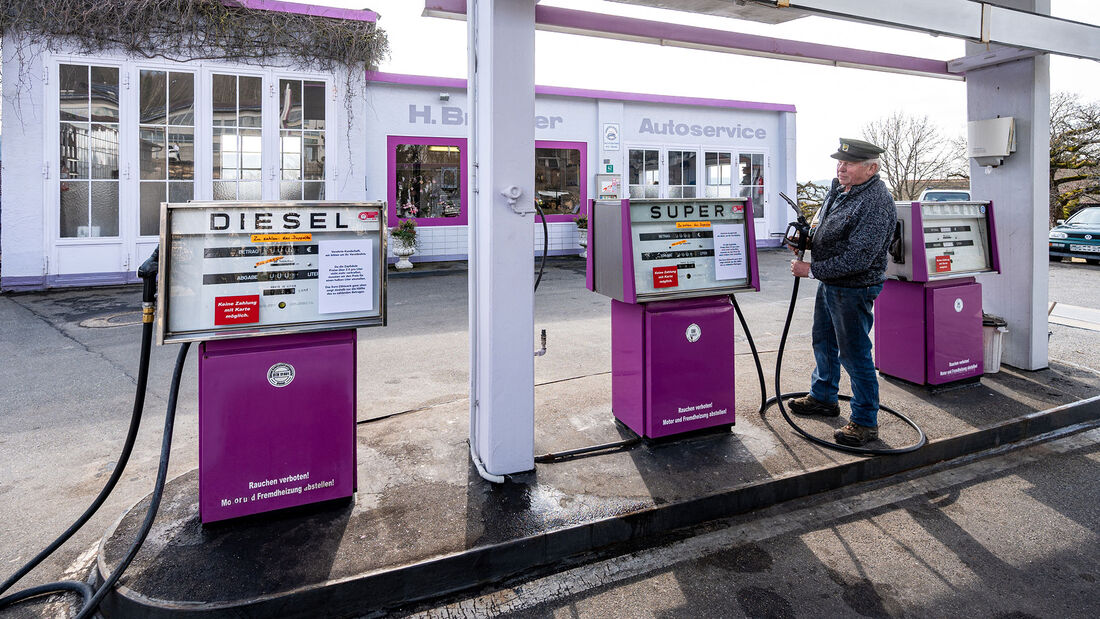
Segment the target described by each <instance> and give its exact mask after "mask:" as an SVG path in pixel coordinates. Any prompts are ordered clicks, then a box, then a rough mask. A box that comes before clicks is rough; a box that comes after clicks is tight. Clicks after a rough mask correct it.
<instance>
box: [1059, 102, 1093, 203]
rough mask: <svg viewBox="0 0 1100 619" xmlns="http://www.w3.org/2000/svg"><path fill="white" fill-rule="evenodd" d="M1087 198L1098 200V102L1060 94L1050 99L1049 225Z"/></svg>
mask: <svg viewBox="0 0 1100 619" xmlns="http://www.w3.org/2000/svg"><path fill="white" fill-rule="evenodd" d="M1087 198H1091V200H1088V201H1089V202H1092V201H1097V200H1100V103H1098V102H1096V101H1092V102H1088V103H1083V102H1082V101H1081V99H1080V97H1079V96H1078V95H1077V94H1075V93H1068V92H1059V93H1056V94H1055V95H1054V96H1053V97H1051V98H1050V223H1051V224H1052V225H1053V224H1054V222H1055V221H1056V220H1058V219H1065V218H1067V217H1069V216H1070V215H1072V214H1073V212H1074V211H1076V210H1077V209H1079V208H1080V207H1081V206H1082V201H1083V199H1087Z"/></svg>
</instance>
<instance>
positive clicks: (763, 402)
mask: <svg viewBox="0 0 1100 619" xmlns="http://www.w3.org/2000/svg"><path fill="white" fill-rule="evenodd" d="M799 281H800V278H798V277H795V278H794V286H793V287H792V288H791V301H790V303H789V304H788V306H787V320H786V322H784V323H783V335H782V337H780V338H779V350H778V352H777V356H776V360H775V393H776V395H775V396H774V397H771V398H768V397H767V391H766V390H765V389H764V368H763V367H762V366H761V364H760V355H759V354H757V352H756V344H755V343H753V340H752V334H751V333H750V332H749V328H748V325H747V324H745V318H744V317H743V316H742V315H741V308H740V307H739V306H738V305H737V299H736V298H734V296H733V295H730V299H731V300H732V301H733V309H734V310H735V311H736V312H737V318H738V319H739V320H740V321H741V327H742V328H743V329H744V330H745V339H747V340H748V341H749V348H750V349H752V357H753V360H754V361H755V362H756V373H757V376H758V377H759V378H760V411H759V412H760V414H761V415H763V414H764V413H765V412H766V411H767V409H769V408H771V406H772V405H773V404H777V405H778V406H779V412H780V413H781V414H782V415H783V419H784V420H786V422H787V423H788V424H789V425H790V426H791V427H792V428H794V431H795V432H797V433H798V434H799V435H801V436H802V438H804V439H806V440H808V441H810V442H811V443H814V444H816V445H820V446H822V447H825V448H827V449H834V450H836V451H843V452H846V453H851V454H858V455H863V456H889V455H899V454H904V453H909V452H912V451H916V450H918V449H920V448H921V447H924V445H925V444H926V443H927V442H928V437H927V436H925V434H924V430H922V429H921V428H920V426H918V425H917V424H916V423H915V422H914V421H913V420H912V419H910V418H908V417H906V416H905V415H903V414H901V413H899V412H898V411H896V410H894V409H892V408H890V407H889V406H883V405H881V404H880V405H879V409H880V410H884V411H886V412H887V413H890V414H891V415H893V416H895V417H897V418H898V419H900V420H902V421H903V422H905V423H906V424H908V425H909V426H910V427H911V428H913V429H914V430H915V431H916V432H917V435H918V438H917V442H916V443H913V444H912V445H908V446H905V447H898V448H888V449H872V448H869V447H853V446H851V445H843V444H841V443H833V442H830V441H827V440H825V439H822V438H819V437H817V436H814V435H813V434H810V433H809V432H807V431H806V430H803V429H802V428H801V427H799V425H798V424H797V423H795V422H794V420H793V419H791V416H790V415H789V414H788V413H787V407H785V406H783V400H785V399H786V400H789V399H791V398H797V397H801V396H804V395H807V394H808V393H809V392H808V391H794V392H789V393H782V392H781V391H780V387H779V379H780V376H781V374H782V371H783V350H784V348H785V347H786V344H787V334H788V333H790V330H791V320H792V318H793V317H794V308H795V304H796V303H797V302H798V284H799ZM838 397H839V398H840V399H841V400H844V401H850V400H851V399H852V396H850V395H845V394H841V395H839V396H838Z"/></svg>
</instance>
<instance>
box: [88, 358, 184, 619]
mask: <svg viewBox="0 0 1100 619" xmlns="http://www.w3.org/2000/svg"><path fill="white" fill-rule="evenodd" d="M190 348H191V342H184V343H183V344H181V345H180V349H179V353H177V354H176V368H175V370H173V371H172V388H171V390H170V391H169V392H168V409H167V411H165V413H164V432H163V434H162V436H161V444H160V465H159V466H158V467H157V481H156V484H155V485H154V487H153V494H152V496H151V497H150V499H149V509H148V510H147V511H146V512H145V521H144V522H142V523H141V530H139V531H138V534H137V537H136V538H134V541H133V542H131V544H130V549H129V550H128V551H127V552H126V556H125V557H123V558H122V560H121V561H119V564H118V567H116V568H115V571H114V572H111V575H110V576H108V577H107V579H106V580H104V581H103V584H102V585H100V586H99V588H98V589H97V590H96V592H95V595H93V596H92V599H91V600H89V601H88V603H86V604H85V605H84V607H83V608H81V609H80V613H79V614H77V616H76V618H77V619H87V618H88V617H91V616H92V615H93V614H94V613H95V611H96V608H98V607H99V603H100V602H102V601H103V598H104V597H106V596H107V594H108V593H110V592H111V589H113V588H114V586H115V583H116V582H118V579H119V577H121V576H122V573H123V572H125V571H126V568H128V567H130V563H131V562H132V561H133V560H134V557H136V556H137V553H138V550H140V549H141V545H142V544H143V543H145V538H146V537H148V536H149V531H150V530H151V529H152V528H153V520H155V519H156V517H157V511H158V510H159V509H160V500H161V498H162V497H163V496H164V484H165V481H166V480H167V478H168V458H169V456H170V455H171V452H172V432H173V429H174V428H175V423H176V402H177V401H178V400H179V394H180V379H181V378H182V377H183V366H184V363H185V362H186V361H187V351H188V350H189V349H190Z"/></svg>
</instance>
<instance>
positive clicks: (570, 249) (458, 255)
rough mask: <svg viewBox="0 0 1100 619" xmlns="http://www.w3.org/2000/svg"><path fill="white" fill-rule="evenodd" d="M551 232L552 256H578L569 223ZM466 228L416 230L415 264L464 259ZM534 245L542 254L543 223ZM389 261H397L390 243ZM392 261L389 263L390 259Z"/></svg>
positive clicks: (574, 230) (553, 225)
mask: <svg viewBox="0 0 1100 619" xmlns="http://www.w3.org/2000/svg"><path fill="white" fill-rule="evenodd" d="M547 226H548V227H549V230H550V247H549V249H548V252H549V254H550V255H551V256H564V255H572V254H577V253H580V251H581V247H580V245H578V244H577V238H578V231H577V226H576V225H575V224H573V223H572V222H565V223H548V224H547ZM466 231H467V227H466V226H431V227H428V226H421V227H420V228H418V229H417V236H418V237H419V239H420V249H418V250H417V252H416V256H414V258H413V259H414V260H415V261H420V262H431V261H432V260H465V259H466V252H467V250H468V249H469V246H468V245H467V243H468V238H467V233H466ZM534 232H535V234H534V237H535V239H534V243H533V244H532V246H533V249H534V253H535V255H542V223H541V222H536V223H535V230H534ZM390 247H391V251H390V258H391V259H393V260H396V258H394V255H393V251H392V244H391V246H390ZM391 262H392V260H391Z"/></svg>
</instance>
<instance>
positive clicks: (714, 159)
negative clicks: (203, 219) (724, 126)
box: [703, 152, 733, 198]
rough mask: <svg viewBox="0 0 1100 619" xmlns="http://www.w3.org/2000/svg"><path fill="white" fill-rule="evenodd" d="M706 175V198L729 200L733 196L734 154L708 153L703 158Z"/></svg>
mask: <svg viewBox="0 0 1100 619" xmlns="http://www.w3.org/2000/svg"><path fill="white" fill-rule="evenodd" d="M703 165H704V169H705V175H706V186H705V192H706V195H705V196H704V197H706V198H729V197H731V196H732V195H733V187H732V182H733V174H732V172H733V154H732V153H719V152H707V153H705V154H704V156H703Z"/></svg>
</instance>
